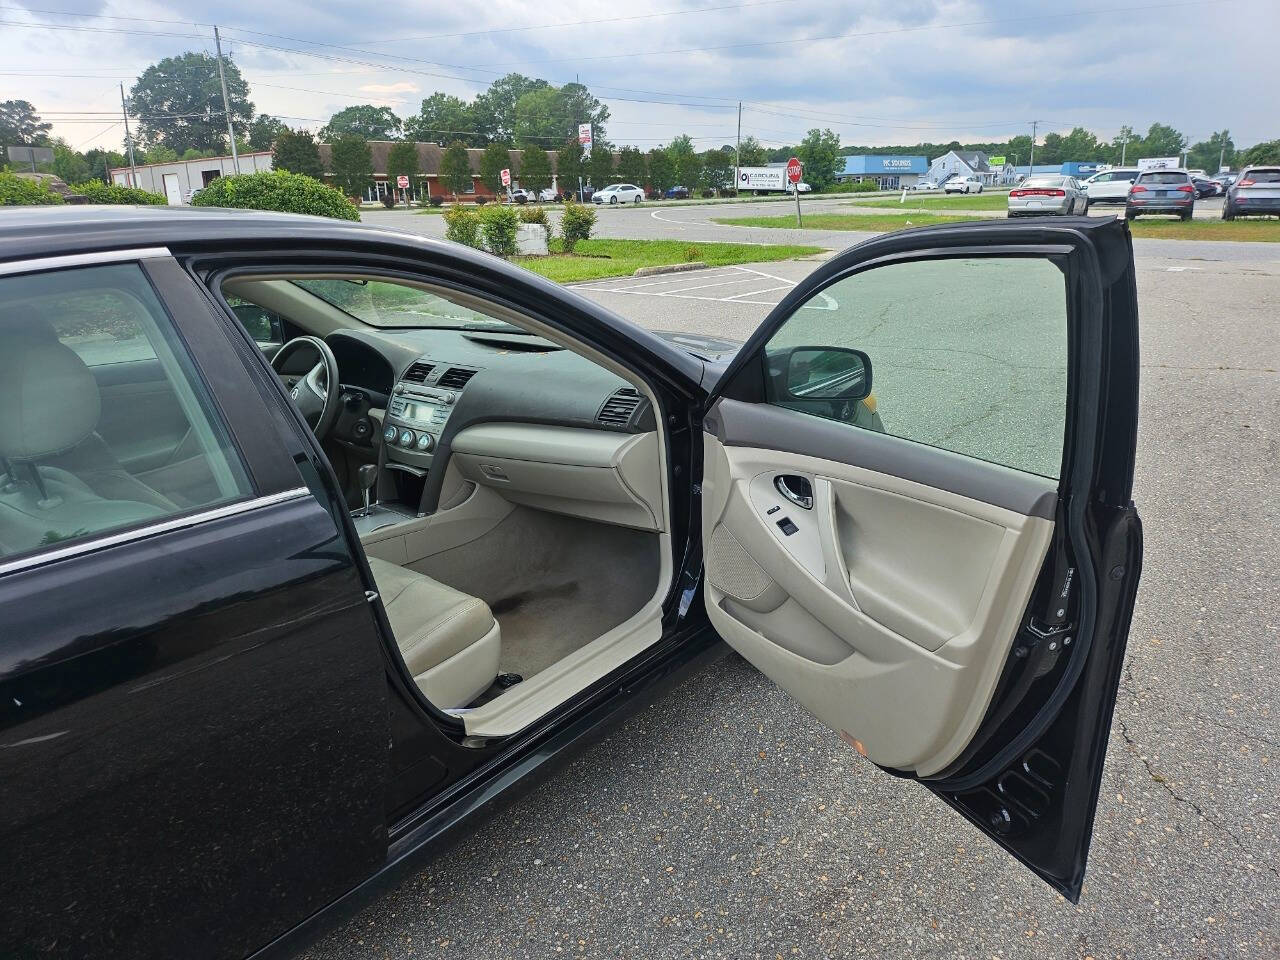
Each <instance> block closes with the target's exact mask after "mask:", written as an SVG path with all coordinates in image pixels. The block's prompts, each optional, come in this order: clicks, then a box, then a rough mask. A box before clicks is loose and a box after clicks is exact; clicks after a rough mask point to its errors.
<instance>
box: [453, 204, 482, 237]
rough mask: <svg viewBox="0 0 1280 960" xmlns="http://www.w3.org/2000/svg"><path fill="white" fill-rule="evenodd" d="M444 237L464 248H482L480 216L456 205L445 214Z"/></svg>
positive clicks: (460, 205)
mask: <svg viewBox="0 0 1280 960" xmlns="http://www.w3.org/2000/svg"><path fill="white" fill-rule="evenodd" d="M444 237H445V239H446V240H452V241H453V242H454V243H460V244H462V245H463V246H464V247H479V246H480V215H479V214H478V213H476V211H474V210H468V209H467V208H466V207H464V206H463V205H462V204H460V203H455V204H453V206H451V207H450V208H449V209H448V210H446V211H445V212H444Z"/></svg>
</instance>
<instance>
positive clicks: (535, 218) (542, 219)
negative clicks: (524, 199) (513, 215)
mask: <svg viewBox="0 0 1280 960" xmlns="http://www.w3.org/2000/svg"><path fill="white" fill-rule="evenodd" d="M520 222H521V223H536V224H538V225H539V226H540V227H542V229H543V230H545V231H546V232H547V236H548V237H550V236H551V221H550V220H548V219H547V211H546V210H544V209H543V208H542V207H522V208H521V209H520Z"/></svg>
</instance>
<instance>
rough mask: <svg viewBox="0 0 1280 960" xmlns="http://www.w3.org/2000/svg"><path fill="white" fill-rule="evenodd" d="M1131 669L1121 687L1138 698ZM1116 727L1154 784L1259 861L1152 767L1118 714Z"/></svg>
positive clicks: (1126, 668) (1277, 872)
mask: <svg viewBox="0 0 1280 960" xmlns="http://www.w3.org/2000/svg"><path fill="white" fill-rule="evenodd" d="M1130 668H1131V665H1130V664H1129V663H1127V662H1126V663H1125V666H1124V673H1123V674H1122V676H1121V685H1122V686H1126V687H1128V688H1129V693H1130V694H1132V695H1134V696H1137V690H1136V689H1135V688H1136V686H1137V684H1136V681H1134V679H1133V674H1132V673H1131V672H1130ZM1116 727H1117V728H1118V729H1119V731H1120V736H1121V737H1122V738H1123V740H1124V742H1125V747H1126V748H1127V749H1128V751H1129V753H1130V754H1131V755H1132V756H1134V757H1135V758H1136V759H1137V760H1138V762H1139V763H1141V764H1142V766H1143V768H1144V769H1145V770H1146V771H1147V776H1148V777H1149V778H1150V779H1151V780H1152V782H1154V783H1158V784H1160V786H1161V787H1163V788H1164V791H1165V793H1167V794H1168V795H1169V796H1170V797H1171V798H1173V800H1174V801H1175V802H1176V803H1178V804H1180V805H1182V806H1185V807H1188V808H1190V809H1191V810H1194V811H1195V812H1196V815H1197V816H1199V817H1200V819H1201V820H1203V821H1204V822H1205V823H1207V824H1209V825H1210V826H1211V827H1213V828H1214V829H1215V830H1217V831H1218V832H1219V833H1222V834H1224V835H1225V836H1227V837H1230V838H1231V841H1232V842H1233V843H1234V844H1235V845H1236V846H1237V847H1239V848H1240V849H1241V850H1242V851H1244V853H1245V854H1246V855H1247V856H1248V857H1249V859H1250V860H1251V861H1257V860H1258V857H1257V856H1256V855H1255V854H1254V852H1253V851H1252V850H1251V849H1250V848H1249V846H1248V845H1247V844H1246V843H1245V841H1244V840H1243V839H1242V838H1241V837H1239V836H1238V835H1237V834H1236V832H1235V831H1234V830H1232V829H1231V828H1230V827H1228V826H1227V825H1226V824H1225V823H1222V822H1220V821H1219V820H1216V819H1214V818H1213V817H1211V816H1209V814H1207V813H1205V810H1204V808H1203V807H1202V806H1200V804H1198V803H1197V802H1196V801H1195V800H1192V799H1191V798H1190V797H1185V796H1183V795H1182V794H1181V793H1179V792H1178V791H1177V790H1175V789H1174V787H1173V784H1171V783H1170V782H1169V778H1168V777H1166V776H1164V774H1162V773H1160V772H1158V771H1157V770H1156V769H1155V767H1153V766H1152V765H1151V761H1150V760H1148V759H1147V758H1146V757H1145V756H1144V755H1143V754H1142V753H1141V752H1140V751H1139V749H1138V742H1137V741H1136V740H1134V738H1133V735H1132V734H1130V733H1129V727H1128V725H1127V724H1126V723H1125V722H1124V718H1123V717H1121V716H1119V715H1118V714H1117V715H1116ZM1259 866H1260V867H1261V869H1264V870H1267V871H1269V872H1270V873H1271V874H1273V875H1274V876H1275V877H1277V878H1280V868H1277V867H1275V866H1273V865H1271V864H1268V863H1260V864H1259Z"/></svg>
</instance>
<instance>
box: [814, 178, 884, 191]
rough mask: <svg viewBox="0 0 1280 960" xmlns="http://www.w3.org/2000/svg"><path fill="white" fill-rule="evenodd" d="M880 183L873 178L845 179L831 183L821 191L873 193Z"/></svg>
mask: <svg viewBox="0 0 1280 960" xmlns="http://www.w3.org/2000/svg"><path fill="white" fill-rule="evenodd" d="M879 189H880V184H878V183H876V182H875V181H874V180H858V181H853V180H846V181H845V182H844V183H833V184H832V185H831V186H829V187H827V188H826V189H825V190H823V191H822V192H823V193H875V192H876V191H877V190H879Z"/></svg>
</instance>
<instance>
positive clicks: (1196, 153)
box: [1187, 130, 1236, 173]
mask: <svg viewBox="0 0 1280 960" xmlns="http://www.w3.org/2000/svg"><path fill="white" fill-rule="evenodd" d="M1235 159H1236V145H1235V143H1234V142H1232V140H1231V131H1229V130H1220V131H1217V132H1215V133H1214V134H1213V135H1212V136H1210V137H1209V139H1207V140H1201V141H1200V142H1199V143H1197V144H1196V145H1195V146H1193V147H1191V148H1190V149H1189V150H1188V151H1187V166H1188V167H1193V168H1199V169H1201V170H1205V171H1207V172H1209V173H1217V172H1218V168H1219V166H1223V167H1227V168H1228V169H1229V168H1231V167H1232V166H1233V165H1234V163H1235Z"/></svg>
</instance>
